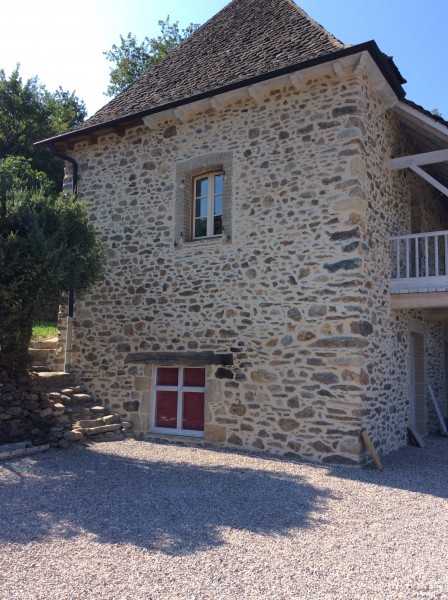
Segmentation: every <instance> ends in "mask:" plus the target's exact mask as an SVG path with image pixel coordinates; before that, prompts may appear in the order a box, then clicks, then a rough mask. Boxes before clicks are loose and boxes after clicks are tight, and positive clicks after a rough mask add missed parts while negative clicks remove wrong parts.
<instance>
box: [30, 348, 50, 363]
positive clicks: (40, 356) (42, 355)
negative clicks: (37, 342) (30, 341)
mask: <svg viewBox="0 0 448 600" xmlns="http://www.w3.org/2000/svg"><path fill="white" fill-rule="evenodd" d="M28 352H29V355H30V358H31V362H32V363H33V364H34V365H36V364H39V365H45V364H47V362H48V358H49V356H50V351H49V350H47V349H45V348H29V349H28Z"/></svg>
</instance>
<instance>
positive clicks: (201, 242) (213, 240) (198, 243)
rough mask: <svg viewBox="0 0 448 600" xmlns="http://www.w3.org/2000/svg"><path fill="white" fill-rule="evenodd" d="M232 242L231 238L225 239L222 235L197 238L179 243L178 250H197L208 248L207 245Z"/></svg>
mask: <svg viewBox="0 0 448 600" xmlns="http://www.w3.org/2000/svg"><path fill="white" fill-rule="evenodd" d="M230 244H231V240H223V239H222V236H221V235H217V236H216V237H207V238H202V239H197V240H191V241H189V242H183V244H177V246H176V247H175V249H176V250H193V249H194V250H197V249H198V248H206V247H207V246H228V245H230Z"/></svg>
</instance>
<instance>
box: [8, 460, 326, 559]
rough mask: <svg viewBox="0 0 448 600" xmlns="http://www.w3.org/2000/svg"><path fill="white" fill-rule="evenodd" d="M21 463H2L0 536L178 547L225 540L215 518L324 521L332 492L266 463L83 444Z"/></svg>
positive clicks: (276, 523)
mask: <svg viewBox="0 0 448 600" xmlns="http://www.w3.org/2000/svg"><path fill="white" fill-rule="evenodd" d="M199 451H200V450H199ZM27 465H28V466H25V463H24V462H23V461H22V462H20V461H19V462H17V461H16V462H14V461H11V462H5V463H2V464H1V465H0V471H1V467H3V468H7V469H9V472H8V473H7V477H6V478H3V479H6V480H5V481H3V480H2V478H0V504H1V507H2V508H1V516H0V543H1V542H12V543H18V544H27V543H29V542H31V541H45V540H46V539H47V538H52V537H62V538H67V539H69V538H73V537H76V536H78V535H81V534H82V535H85V534H93V535H94V536H95V537H96V539H97V540H98V541H100V542H107V543H112V544H134V545H136V546H140V547H143V548H146V549H148V550H156V551H162V552H165V553H166V554H170V555H182V554H188V553H192V552H196V551H198V550H206V549H208V548H211V547H216V546H219V545H222V544H224V541H223V539H222V536H221V528H231V529H236V530H241V531H243V530H244V531H250V532H254V533H257V534H262V535H271V536H272V535H282V536H288V535H289V534H290V532H291V531H296V530H298V529H304V528H309V527H312V526H313V525H314V524H315V523H316V522H318V523H320V524H321V523H322V522H324V520H323V517H322V516H321V515H320V514H319V513H323V512H324V509H325V506H326V504H327V500H328V499H329V498H330V497H331V496H330V495H329V493H327V492H324V491H322V490H319V489H316V488H314V487H312V486H311V485H309V484H308V483H307V482H306V481H305V480H304V479H302V478H300V477H297V476H291V475H287V474H282V473H278V472H274V471H270V470H268V469H267V470H248V469H244V468H230V467H229V468H227V467H225V466H219V467H215V468H211V467H207V468H206V467H201V466H195V465H192V464H190V463H175V462H155V461H154V462H152V461H151V460H150V457H149V458H148V460H136V459H132V458H127V457H123V456H114V455H110V454H102V453H100V452H98V451H91V450H88V449H86V450H72V451H64V452H57V451H53V452H50V453H47V454H43V455H35V456H33V460H32V461H29V460H28V461H27ZM311 512H312V513H313V515H311V514H310V513H311Z"/></svg>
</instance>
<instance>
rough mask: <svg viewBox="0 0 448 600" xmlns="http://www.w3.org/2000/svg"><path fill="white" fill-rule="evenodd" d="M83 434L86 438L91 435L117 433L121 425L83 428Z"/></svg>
mask: <svg viewBox="0 0 448 600" xmlns="http://www.w3.org/2000/svg"><path fill="white" fill-rule="evenodd" d="M84 429H85V434H86V435H87V436H88V437H91V436H92V435H97V434H98V433H107V432H109V431H118V430H119V429H121V424H120V423H116V424H114V425H101V426H99V427H85V428H84Z"/></svg>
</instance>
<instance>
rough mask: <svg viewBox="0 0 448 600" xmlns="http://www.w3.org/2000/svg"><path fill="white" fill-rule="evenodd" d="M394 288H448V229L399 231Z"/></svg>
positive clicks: (394, 241)
mask: <svg viewBox="0 0 448 600" xmlns="http://www.w3.org/2000/svg"><path fill="white" fill-rule="evenodd" d="M391 241H392V244H393V252H394V255H395V259H394V264H393V267H392V269H393V272H392V281H391V291H392V292H393V293H406V292H436V291H448V231H431V232H430V233H413V234H409V235H396V236H393V237H392V238H391Z"/></svg>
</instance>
